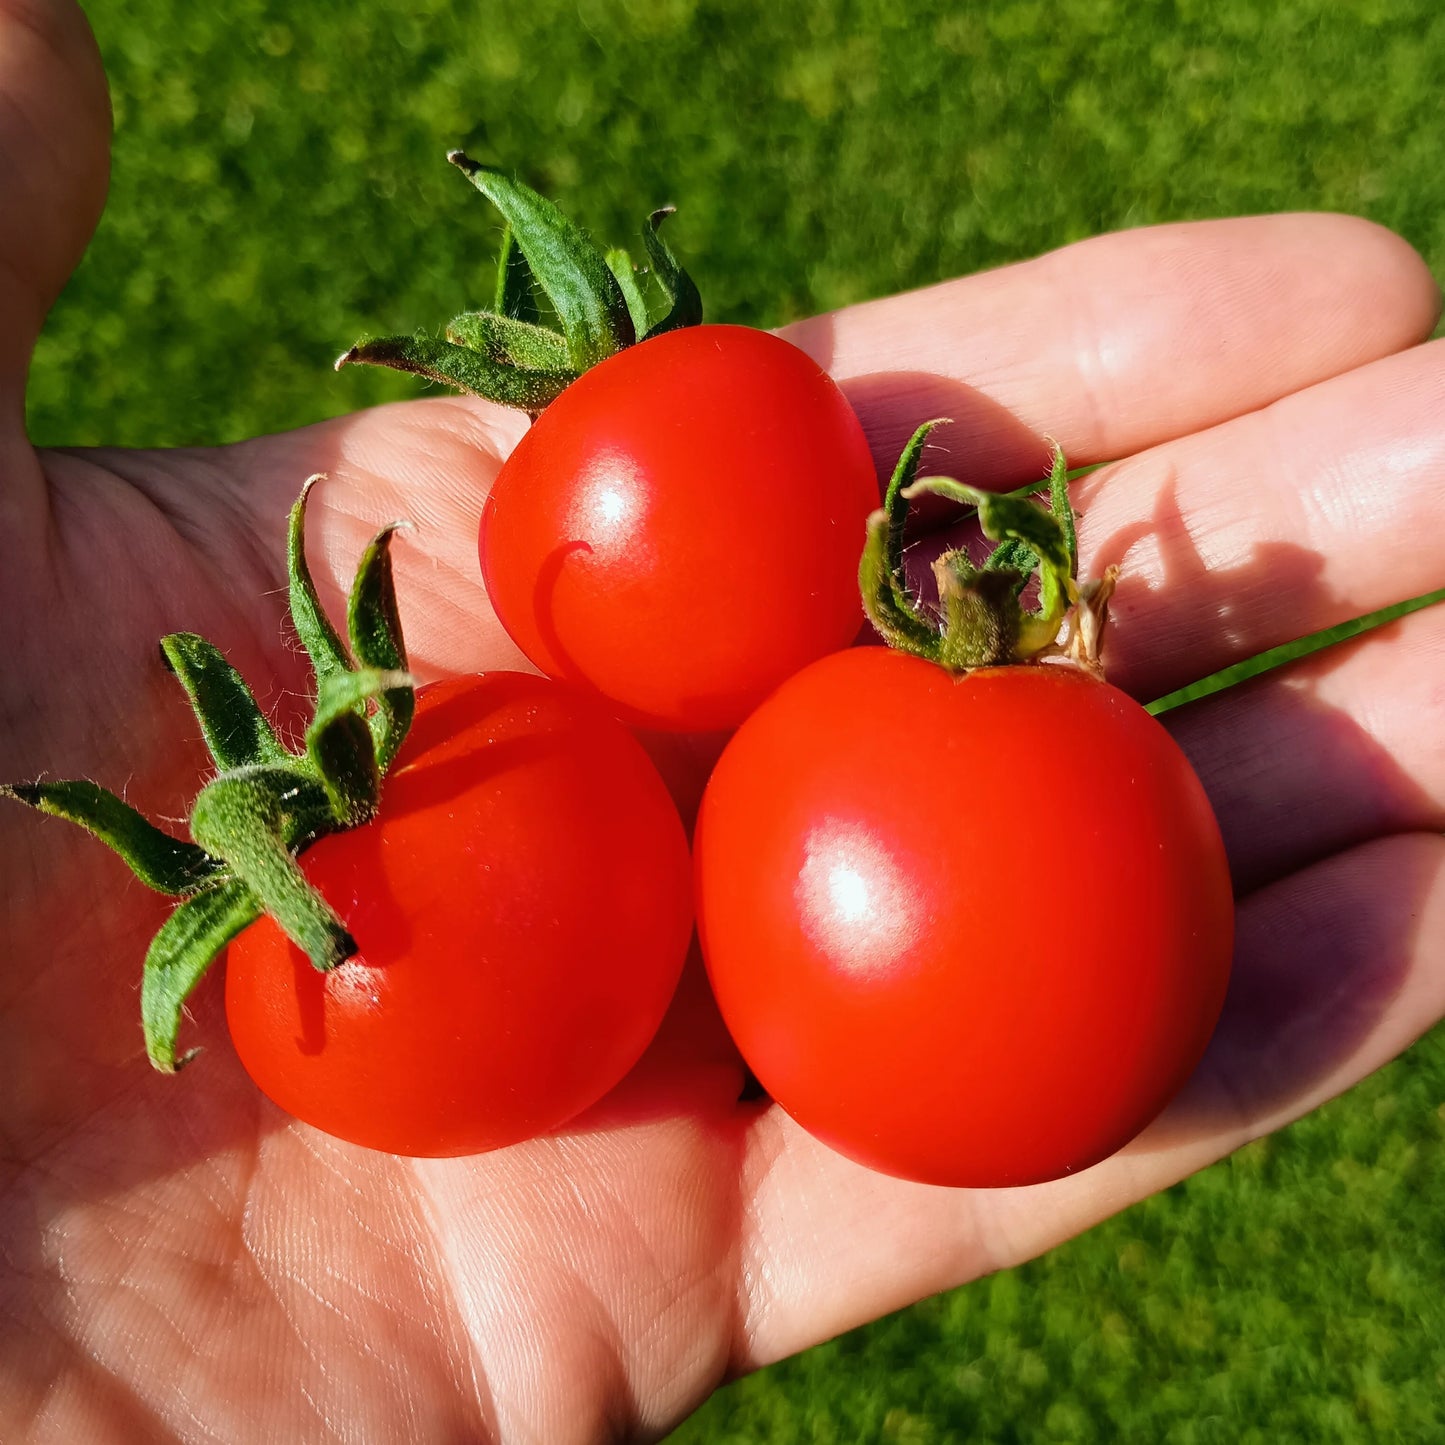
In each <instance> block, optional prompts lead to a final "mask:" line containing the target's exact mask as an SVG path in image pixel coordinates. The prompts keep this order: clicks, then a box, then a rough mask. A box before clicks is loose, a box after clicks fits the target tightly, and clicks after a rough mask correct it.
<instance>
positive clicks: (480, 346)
mask: <svg viewBox="0 0 1445 1445" xmlns="http://www.w3.org/2000/svg"><path fill="white" fill-rule="evenodd" d="M447 340H448V341H450V342H451V343H452V344H453V345H455V346H465V347H466V348H467V349H468V350H469V351H479V352H481V353H482V354H483V355H484V356H487V357H489V358H490V359H491V360H492V361H494V362H496V363H497V364H498V365H501V366H513V367H519V368H520V369H521V370H523V371H545V372H549V373H560V372H565V371H567V369H568V361H567V342H566V339H565V338H564V337H563V336H562V335H561V334H560V333H559V332H556V331H553V330H551V329H550V328H549V327H546V326H535V325H533V324H532V323H530V322H527V321H515V320H513V319H512V318H511V317H510V316H498V315H495V314H494V313H493V312H491V311H464V312H462V314H461V315H460V316H454V317H452V319H451V320H450V321H449V322H448V323H447Z"/></svg>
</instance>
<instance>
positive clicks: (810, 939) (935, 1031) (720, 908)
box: [694, 648, 1234, 1187]
mask: <svg viewBox="0 0 1445 1445" xmlns="http://www.w3.org/2000/svg"><path fill="white" fill-rule="evenodd" d="M694 857H695V866H696V883H697V901H698V917H699V927H700V930H701V938H702V945H703V952H704V956H705V958H706V961H707V967H708V972H709V974H710V976H711V979H712V983H713V987H714V989H715V991H716V993H717V998H718V1003H719V1004H720V1006H721V1008H722V1013H723V1017H724V1019H725V1020H726V1022H727V1024H728V1027H729V1029H730V1030H731V1032H732V1035H733V1037H734V1039H735V1040H736V1041H737V1044H738V1046H739V1048H740V1049H741V1051H742V1054H743V1056H744V1058H745V1059H746V1060H747V1061H748V1063H749V1065H750V1066H751V1067H752V1069H753V1071H754V1072H755V1073H756V1074H757V1076H758V1078H759V1080H760V1081H761V1083H762V1085H763V1087H764V1088H765V1089H767V1090H768V1092H769V1093H770V1094H771V1095H772V1096H773V1097H774V1098H775V1099H776V1100H777V1102H778V1103H780V1104H781V1105H782V1106H783V1108H784V1109H786V1110H787V1111H788V1112H789V1113H790V1114H792V1115H793V1117H794V1118H796V1119H797V1120H798V1122H799V1123H800V1124H802V1125H803V1126H804V1127H805V1128H806V1129H808V1130H809V1131H811V1132H812V1133H813V1134H815V1135H816V1136H817V1137H818V1138H820V1139H822V1140H823V1141H824V1142H826V1143H828V1144H830V1145H832V1146H833V1147H834V1148H835V1149H837V1150H839V1151H840V1152H842V1153H844V1154H847V1155H850V1156H851V1157H852V1158H854V1159H857V1160H860V1161H861V1162H863V1163H865V1164H868V1165H870V1166H872V1167H873V1168H875V1169H879V1170H882V1171H884V1172H887V1173H890V1174H896V1175H901V1176H904V1177H907V1178H910V1179H916V1180H922V1181H926V1182H930V1183H935V1184H949V1185H967V1186H975V1187H981V1186H994V1185H1015V1184H1030V1183H1035V1182H1038V1181H1041V1180H1045V1179H1052V1178H1055V1177H1057V1176H1060V1175H1063V1174H1067V1173H1071V1172H1073V1171H1075V1170H1079V1169H1084V1168H1086V1167H1088V1166H1089V1165H1091V1164H1093V1163H1096V1162H1097V1161H1098V1160H1100V1159H1103V1158H1105V1157H1106V1156H1107V1155H1109V1154H1111V1153H1113V1152H1114V1151H1115V1150H1116V1149H1118V1148H1120V1147H1121V1146H1122V1145H1123V1144H1125V1143H1126V1142H1127V1141H1128V1140H1129V1139H1131V1138H1132V1137H1133V1136H1134V1135H1135V1134H1137V1133H1138V1132H1139V1131H1140V1130H1141V1129H1142V1128H1143V1127H1144V1126H1145V1125H1146V1124H1147V1123H1148V1122H1149V1121H1150V1120H1151V1119H1152V1118H1153V1117H1154V1116H1155V1115H1156V1114H1157V1113H1158V1112H1159V1111H1160V1109H1162V1108H1163V1106H1164V1105H1165V1103H1167V1102H1168V1100H1169V1099H1170V1097H1171V1096H1172V1095H1173V1094H1174V1093H1175V1092H1176V1090H1178V1088H1179V1087H1180V1086H1181V1085H1182V1084H1183V1082H1184V1081H1185V1079H1186V1078H1187V1077H1188V1076H1189V1074H1190V1072H1191V1071H1192V1070H1193V1069H1194V1067H1195V1065H1196V1064H1197V1063H1198V1061H1199V1059H1200V1056H1201V1055H1202V1054H1203V1052H1204V1048H1205V1045H1206V1043H1207V1042H1208V1040H1209V1037H1210V1034H1211V1032H1212V1030H1213V1028H1214V1024H1215V1021H1216V1019H1217V1018H1218V1015H1219V1012H1220V1009H1221V1007H1222V1004H1223V1000H1224V993H1225V986H1226V983H1227V981H1228V977H1229V964H1230V955H1231V950H1232V944H1233V916H1234V915H1233V904H1232V899H1231V889H1230V879H1229V871H1228V867H1227V864H1226V861H1225V856H1224V848H1223V844H1222V842H1221V840H1220V835H1219V829H1218V827H1217V825H1216V823H1215V819H1214V815H1213V813H1212V811H1211V810H1210V806H1209V803H1208V801H1207V799H1206V797H1205V795H1204V790H1203V788H1202V787H1201V785H1200V783H1199V781H1198V779H1197V777H1196V776H1195V774H1194V772H1193V770H1192V769H1191V767H1190V766H1189V763H1188V761H1187V760H1186V759H1185V757H1184V755H1183V753H1182V752H1181V751H1180V750H1179V748H1178V746H1177V745H1176V744H1175V743H1174V741H1173V740H1172V739H1171V738H1170V736H1169V734H1168V733H1167V732H1166V731H1165V730H1164V728H1163V727H1162V726H1161V725H1160V724H1159V723H1158V722H1156V721H1155V720H1154V719H1153V718H1151V717H1150V716H1149V715H1148V714H1147V713H1146V712H1145V711H1144V709H1143V708H1142V707H1140V706H1139V705H1138V704H1137V703H1135V702H1134V701H1132V700H1131V699H1130V698H1129V697H1127V696H1126V695H1125V694H1123V693H1121V692H1119V691H1118V690H1117V689H1116V688H1113V687H1111V686H1108V685H1107V684H1105V683H1102V682H1097V681H1095V680H1093V679H1091V678H1089V677H1088V676H1086V675H1085V674H1083V673H1081V672H1079V671H1077V670H1075V669H1073V668H1070V667H1063V666H1053V665H1043V666H1040V665H1034V666H1023V667H1009V668H994V669H983V670H980V671H978V672H975V673H973V674H970V675H967V676H964V677H962V678H959V679H955V678H953V677H951V676H950V675H949V674H947V673H946V672H944V671H943V670H942V669H940V668H938V667H936V666H934V665H933V664H931V663H928V662H923V661H920V660H919V659H917V658H914V657H910V656H907V655H906V654H902V653H895V652H889V651H885V650H883V649H881V648H858V649H854V650H852V651H848V652H843V653H839V654H837V655H836V656H833V657H829V658H826V659H824V660H823V661H821V662H818V663H816V664H814V665H813V666H812V667H810V668H808V669H807V670H806V671H804V672H802V673H800V674H799V675H798V676H796V677H794V678H793V679H791V680H790V681H789V682H787V683H785V684H784V685H783V687H781V688H780V689H779V690H778V691H777V692H776V693H774V695H773V696H772V697H771V698H770V699H769V700H768V701H767V702H766V703H764V704H763V706H762V707H761V708H760V709H759V710H758V711H757V712H756V713H755V714H754V715H753V716H752V717H751V718H750V719H749V720H748V721H747V723H745V724H744V726H743V727H742V729H741V730H740V731H739V732H738V733H737V734H736V736H735V737H734V738H733V739H732V741H731V742H730V743H729V745H728V747H727V749H726V751H725V752H724V754H723V756H722V759H721V761H720V762H719V764H718V767H717V769H716V771H715V772H714V774H713V777H712V780H711V782H710V783H709V785H708V789H707V792H706V794H705V795H704V798H703V803H702V810H701V814H700V817H699V820H698V827H697V833H696V836H695V840H694Z"/></svg>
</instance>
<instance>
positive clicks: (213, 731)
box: [0, 477, 414, 1072]
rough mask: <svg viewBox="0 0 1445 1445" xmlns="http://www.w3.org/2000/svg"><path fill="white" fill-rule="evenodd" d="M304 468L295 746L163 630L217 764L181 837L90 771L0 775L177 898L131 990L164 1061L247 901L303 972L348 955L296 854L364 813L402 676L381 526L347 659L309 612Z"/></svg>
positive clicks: (157, 1059)
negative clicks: (303, 716) (194, 992)
mask: <svg viewBox="0 0 1445 1445" xmlns="http://www.w3.org/2000/svg"><path fill="white" fill-rule="evenodd" d="M319 480H320V478H319V477H312V478H310V479H309V480H308V481H307V483H306V484H305V486H304V487H303V488H302V491H301V495H300V497H299V498H298V500H297V502H296V505H295V506H294V507H293V509H292V512H291V517H290V522H289V526H288V532H287V574H288V581H289V591H290V602H291V613H292V622H293V625H294V626H295V628H296V632H297V635H298V636H299V637H300V639H301V641H302V644H303V646H304V647H305V649H306V652H307V655H308V656H309V657H310V659H311V662H312V665H313V668H314V671H315V673H316V701H315V707H314V717H313V720H312V722H311V725H310V727H309V728H308V729H307V735H306V742H307V748H306V750H305V751H304V752H302V753H300V754H292V753H291V752H288V751H287V750H286V749H285V748H284V747H283V746H282V745H281V743H280V742H279V740H278V738H277V735H276V733H275V732H274V730H273V729H272V728H271V726H270V724H269V723H267V722H265V720H264V718H261V717H260V713H259V709H258V707H257V705H256V701H255V698H254V696H253V694H252V693H251V691H250V689H249V688H248V687H247V686H246V684H245V683H244V681H242V679H241V678H240V676H239V675H238V674H237V673H236V672H235V671H234V670H233V669H232V668H231V667H230V665H229V664H228V663H227V662H226V661H225V660H224V658H222V657H221V655H220V654H219V653H218V652H217V651H216V650H215V649H214V648H213V647H211V645H210V644H209V643H207V642H205V641H204V640H203V639H201V638H198V637H196V636H194V635H193V634H190V633H175V634H172V635H171V636H170V637H167V638H166V639H164V641H163V644H162V656H163V658H164V659H165V660H166V661H167V663H168V664H169V666H170V667H171V669H172V670H173V671H174V672H175V673H176V675H177V676H178V677H179V678H180V679H181V681H182V683H183V685H184V686H185V688H186V691H187V694H188V696H189V697H190V698H191V699H192V702H193V705H194V707H195V711H196V713H197V715H198V717H199V718H200V720H201V724H202V728H203V731H204V732H205V735H206V741H207V743H208V744H209V746H210V748H211V751H212V755H213V757H214V758H215V759H216V761H217V762H218V763H219V764H221V765H222V767H223V769H224V770H223V771H222V772H221V774H220V776H219V777H217V778H215V779H214V780H213V781H211V782H210V783H208V784H207V785H206V786H205V787H204V788H203V789H202V790H201V792H200V795H199V796H198V797H197V798H196V801H195V804H194V806H193V808H192V812H191V835H192V838H193V839H194V842H186V841H183V840H181V839H179V838H174V837H172V836H171V835H170V834H168V833H165V832H163V831H162V830H161V829H159V828H157V827H155V826H154V825H153V824H152V823H150V822H149V821H147V820H146V819H145V818H144V817H142V816H141V814H139V813H138V812H136V810H135V809H133V808H131V807H130V805H129V804H127V803H125V802H123V801H122V800H121V799H120V798H118V797H116V796H115V795H114V794H112V793H110V792H107V791H106V790H105V789H103V788H101V787H99V786H97V785H96V784H94V783H90V782H86V781H78V782H57V783H41V782H35V783H19V784H12V785H0V796H8V797H12V798H14V799H15V800H16V801H17V802H21V803H25V804H27V805H28V806H30V807H32V808H35V809H37V810H38V811H40V812H44V813H50V814H52V815H54V816H57V817H62V818H65V819H67V820H68V821H70V822H73V823H76V824H77V825H79V826H81V827H83V828H85V829H87V830H88V831H89V832H91V833H93V834H94V835H95V836H96V837H98V838H100V839H101V840H102V841H103V842H105V843H107V844H109V845H110V847H112V848H113V849H114V850H115V851H116V852H117V853H118V854H119V855H120V856H121V857H122V859H124V861H125V862H126V863H127V864H128V865H129V867H130V868H131V870H132V871H133V872H134V873H135V874H136V876H137V877H138V878H139V879H140V880H141V881H142V882H143V883H145V884H147V885H148V886H149V887H152V888H155V889H157V890H158V891H160V892H164V893H169V894H171V895H172V896H176V897H179V898H180V899H181V900H182V901H181V903H180V904H179V905H178V906H177V907H176V909H175V910H174V911H173V912H172V913H171V915H170V917H169V918H168V920H167V921H166V923H165V924H164V925H163V926H162V927H161V929H160V931H159V932H158V933H157V935H156V937H155V939H154V940H153V941H152V944H151V948H150V951H149V953H148V955H147V961H146V973H145V979H144V983H143V986H142V1015H143V1025H144V1030H145V1038H146V1048H147V1052H148V1053H149V1055H150V1057H151V1060H152V1062H153V1063H154V1064H155V1065H156V1067H157V1068H159V1069H162V1070H164V1071H166V1072H174V1071H175V1069H177V1068H179V1067H180V1066H181V1065H182V1064H184V1063H185V1061H186V1057H189V1055H187V1056H185V1057H182V1058H179V1059H178V1058H177V1057H176V1053H175V1039H176V1034H177V1030H178V1028H179V1023H180V1018H181V1012H182V1008H183V1005H184V1001H185V998H186V995H187V994H188V993H189V992H190V990H191V989H192V988H193V987H194V986H195V984H196V982H197V981H198V980H199V979H200V977H201V975H202V974H203V973H204V972H205V970H206V968H207V966H208V965H209V964H210V962H211V960H212V959H213V958H214V957H215V955H216V954H217V953H218V952H219V951H220V950H221V949H222V948H223V947H224V946H225V945H226V943H227V942H228V941H229V940H230V939H231V938H233V937H234V936H235V935H236V934H237V933H238V932H240V930H241V929H243V928H245V927H246V926H247V924H249V923H251V922H253V921H254V920H255V919H256V918H257V917H259V916H260V914H261V913H263V912H265V913H268V914H270V915H271V917H272V918H273V919H274V920H275V921H276V923H277V924H278V926H279V927H280V928H281V929H282V931H283V932H284V933H285V934H286V935H287V937H289V938H290V939H291V940H292V941H293V942H294V943H295V944H296V945H297V946H298V947H299V948H301V949H302V951H303V952H305V953H306V955H307V956H308V957H309V958H310V959H311V961H312V963H313V964H314V965H315V966H316V967H317V968H318V969H323V970H324V969H328V968H333V967H335V966H336V965H337V964H339V963H340V962H342V961H343V960H344V959H346V958H348V957H350V956H351V955H352V954H354V953H355V952H356V948H357V945H356V941H355V940H354V939H353V938H352V936H351V934H350V932H349V931H348V929H347V928H346V926H345V924H344V923H343V921H342V920H341V919H340V918H339V917H338V916H337V914H336V913H335V912H334V911H333V909H332V908H331V907H330V905H329V904H328V903H327V902H326V900H325V899H324V898H323V897H322V896H321V895H320V894H319V893H318V892H317V891H316V890H315V889H314V888H313V887H312V886H311V885H310V883H308V881H307V879H306V876H305V874H304V872H303V871H302V869H301V867H300V865H299V864H298V862H297V856H298V855H299V854H300V853H302V852H303V851H304V850H305V849H306V848H308V847H310V845H311V844H312V843H315V842H316V841H317V840H318V839H320V838H323V837H325V836H326V835H327V834H330V833H335V832H338V831H341V830H343V829H346V828H349V827H353V826H355V825H357V824H358V823H362V822H364V821H365V820H366V819H367V818H370V817H372V816H373V815H374V814H375V812H376V808H377V804H378V801H379V797H380V780H381V774H382V773H383V772H384V771H385V768H386V765H387V764H388V763H389V762H391V761H392V760H393V758H394V756H395V753H396V750H397V749H398V748H399V747H400V746H401V743H402V740H403V738H404V737H405V735H406V732H407V728H408V726H409V725H410V722H411V718H412V713H413V707H414V699H413V696H412V688H413V682H412V679H411V678H410V677H409V676H408V675H407V674H406V672H405V671H404V666H405V662H406V646H405V642H404V639H403V637H402V631H401V623H400V619H399V617H398V614H397V608H396V597H395V591H394V586H393V579H392V571H391V555H390V552H391V539H392V537H393V535H394V534H395V531H396V527H395V526H391V527H386V528H384V529H383V530H382V531H381V532H380V533H379V534H378V535H377V536H376V537H375V538H374V539H373V541H372V543H371V545H370V546H369V548H368V549H367V551H366V553H365V555H364V556H363V558H362V561H361V563H360V564H359V566H358V568H357V574H356V578H355V581H354V583H353V585H352V589H351V594H350V599H349V605H348V613H347V630H348V634H349V637H350V641H351V646H352V648H354V650H355V655H356V658H357V659H359V662H358V661H353V657H352V653H351V652H350V651H348V648H347V645H346V643H345V642H344V641H343V640H342V638H341V637H340V635H339V634H338V633H337V631H336V629H335V628H334V627H333V626H332V625H331V623H330V621H329V620H328V619H327V617H326V614H325V613H324V612H323V610H322V608H321V605H320V602H319V600H318V598H317V595H316V588H315V584H314V581H313V579H312V576H311V572H310V569H309V567H308V565H307V562H306V555H305V523H306V506H307V500H308V497H309V495H310V492H311V489H312V487H313V486H315V484H316V483H317V482H318V481H319ZM258 719H259V721H258Z"/></svg>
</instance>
